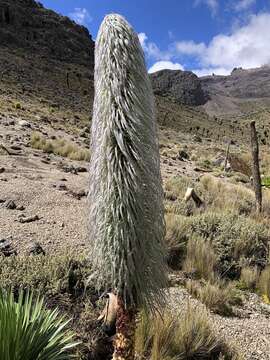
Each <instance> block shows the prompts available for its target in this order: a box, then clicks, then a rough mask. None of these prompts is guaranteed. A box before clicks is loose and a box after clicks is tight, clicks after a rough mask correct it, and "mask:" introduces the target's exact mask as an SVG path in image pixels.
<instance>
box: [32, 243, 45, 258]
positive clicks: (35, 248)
mask: <svg viewBox="0 0 270 360" xmlns="http://www.w3.org/2000/svg"><path fill="white" fill-rule="evenodd" d="M28 251H29V255H46V253H45V250H44V249H43V248H42V246H41V245H40V244H39V243H38V242H32V243H31V244H30V246H29V249H28Z"/></svg>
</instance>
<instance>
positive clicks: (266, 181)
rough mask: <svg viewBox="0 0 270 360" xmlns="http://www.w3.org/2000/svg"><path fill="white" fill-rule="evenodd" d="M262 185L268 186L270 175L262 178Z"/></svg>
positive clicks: (269, 184)
mask: <svg viewBox="0 0 270 360" xmlns="http://www.w3.org/2000/svg"><path fill="white" fill-rule="evenodd" d="M261 181H262V186H265V187H267V188H270V176H265V177H263V178H262V180H261Z"/></svg>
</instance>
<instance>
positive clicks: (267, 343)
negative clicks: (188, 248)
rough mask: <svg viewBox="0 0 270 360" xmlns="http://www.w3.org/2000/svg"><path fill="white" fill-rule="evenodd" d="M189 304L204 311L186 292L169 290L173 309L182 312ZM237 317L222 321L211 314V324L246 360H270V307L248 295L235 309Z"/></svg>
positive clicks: (223, 318) (222, 319) (183, 290)
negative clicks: (239, 306)
mask: <svg viewBox="0 0 270 360" xmlns="http://www.w3.org/2000/svg"><path fill="white" fill-rule="evenodd" d="M189 303H192V304H194V305H195V306H198V307H201V306H202V307H204V305H202V304H201V303H200V302H198V301H197V300H195V299H193V298H192V297H191V296H190V295H189V293H188V292H187V290H185V289H183V288H180V287H175V288H171V289H170V305H169V306H170V308H171V309H173V311H174V312H176V313H177V312H181V311H182V310H183V308H186V307H187V306H188V304H189ZM235 312H236V313H237V316H234V317H222V316H219V315H216V314H210V323H211V325H212V326H213V328H214V329H215V331H216V333H217V334H219V335H220V337H221V338H224V339H225V340H226V341H228V342H229V343H231V344H232V345H234V346H236V348H237V349H238V350H239V352H240V354H241V355H242V356H243V359H245V360H269V359H270V327H269V318H270V305H265V304H263V303H262V302H261V300H260V298H259V297H258V296H257V295H255V294H247V295H246V299H245V300H244V304H243V305H241V308H239V309H235Z"/></svg>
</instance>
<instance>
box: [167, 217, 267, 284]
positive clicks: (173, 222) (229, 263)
mask: <svg viewBox="0 0 270 360" xmlns="http://www.w3.org/2000/svg"><path fill="white" fill-rule="evenodd" d="M166 221H167V235H166V242H167V244H168V246H171V245H172V244H173V246H174V248H177V246H180V247H181V250H182V252H181V259H179V264H180V263H181V261H183V258H184V256H185V253H186V244H187V242H188V239H189V238H190V237H191V236H193V235H197V236H200V237H202V238H205V239H207V240H208V241H210V242H211V245H212V248H213V250H214V252H215V254H216V256H217V265H216V269H217V271H218V272H219V273H220V274H221V275H222V276H227V277H230V278H239V277H240V272H241V268H242V266H243V263H245V264H250V265H251V266H256V265H257V266H258V267H260V268H263V267H264V266H265V265H266V264H267V245H268V242H269V239H270V237H269V228H268V226H267V225H266V224H262V223H258V222H256V221H255V220H252V219H250V218H246V217H245V216H243V215H242V216H239V215H237V214H233V213H232V214H231V213H229V212H212V211H208V212H206V213H203V214H198V215H194V216H191V217H185V216H181V215H175V214H167V216H166Z"/></svg>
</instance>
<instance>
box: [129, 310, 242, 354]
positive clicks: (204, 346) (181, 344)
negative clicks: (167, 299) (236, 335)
mask: <svg viewBox="0 0 270 360" xmlns="http://www.w3.org/2000/svg"><path fill="white" fill-rule="evenodd" d="M149 316H150V317H151V318H149ZM135 348H136V353H137V355H138V356H139V358H143V359H150V360H176V359H177V360H193V359H197V358H198V359H201V360H204V359H205V360H206V359H212V360H218V359H220V357H221V356H223V357H224V359H226V360H232V359H234V360H237V359H240V357H239V355H238V354H237V352H236V350H235V349H233V348H231V347H230V346H229V345H228V344H226V343H225V342H224V341H223V340H221V339H220V338H219V337H218V336H216V334H215V333H214V331H213V330H212V328H211V326H210V324H209V320H208V314H207V312H206V311H205V310H203V309H202V308H201V307H196V308H195V307H191V306H189V307H188V308H187V309H185V310H184V311H182V313H181V314H179V317H177V316H176V315H175V314H171V313H170V312H168V311H167V312H163V313H162V315H160V314H157V315H156V316H153V315H152V316H151V315H146V314H145V313H141V315H140V319H139V321H138V326H137V330H136V344H135Z"/></svg>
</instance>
